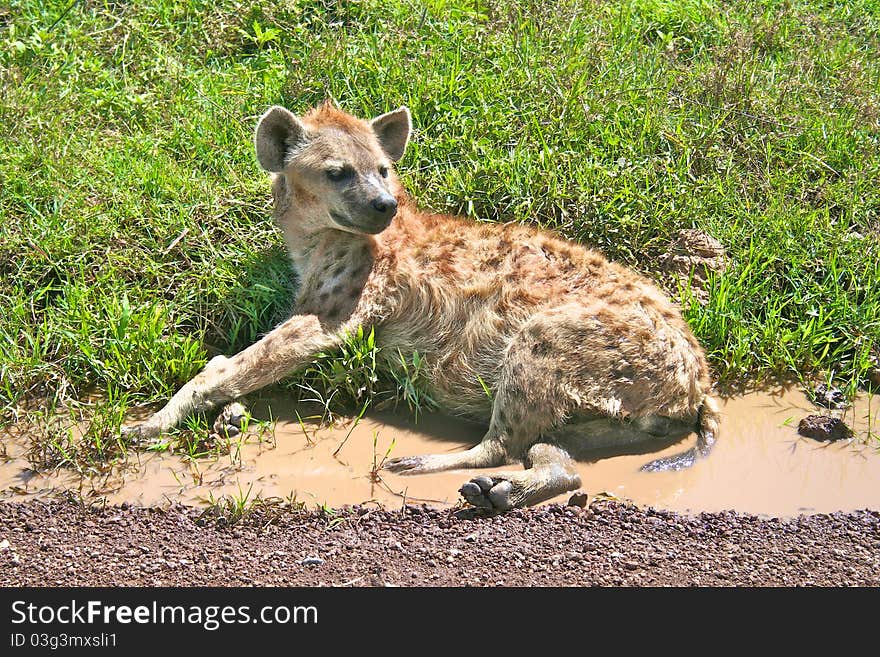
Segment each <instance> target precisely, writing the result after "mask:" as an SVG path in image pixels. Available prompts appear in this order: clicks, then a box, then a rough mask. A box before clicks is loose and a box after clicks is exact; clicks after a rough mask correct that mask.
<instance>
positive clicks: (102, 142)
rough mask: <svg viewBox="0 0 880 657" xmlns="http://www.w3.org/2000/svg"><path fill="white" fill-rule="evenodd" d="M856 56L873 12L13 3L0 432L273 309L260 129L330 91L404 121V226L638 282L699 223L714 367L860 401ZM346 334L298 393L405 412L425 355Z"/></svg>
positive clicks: (865, 214)
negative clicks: (426, 212) (719, 256)
mask: <svg viewBox="0 0 880 657" xmlns="http://www.w3.org/2000/svg"><path fill="white" fill-rule="evenodd" d="M423 7H424V9H423ZM68 9H69V10H68ZM65 12H66V13H65ZM878 52H880V3H878V2H877V1H876V0H851V1H848V2H844V1H840V2H807V1H805V0H790V1H786V2H777V1H775V0H765V1H763V2H746V1H745V0H740V1H734V2H720V0H719V1H715V0H687V1H683V2H672V1H665V0H624V1H622V2H616V1H611V0H606V1H602V0H596V1H594V2H586V1H584V0H577V1H575V0H567V1H564V2H562V3H544V2H532V3H530V2H520V3H489V2H443V1H441V0H435V1H433V2H429V3H426V4H422V3H416V2H408V1H394V2H383V3H379V2H374V1H372V0H363V1H361V2H331V1H325V2H301V1H296V0H290V1H286V2H277V1H276V2H267V1H265V0H263V1H257V0H254V1H243V2H232V1H229V0H220V1H213V0H212V1H211V2H208V1H195V2H183V1H181V0H144V1H143V2H138V3H115V2H97V1H84V2H74V3H73V4H72V5H71V4H70V2H69V0H64V1H43V0H12V2H11V4H8V5H6V6H5V7H4V8H0V125H2V126H3V129H2V132H0V302H2V305H3V310H4V312H2V314H0V409H2V418H3V421H5V422H9V421H12V420H14V419H15V418H17V417H20V416H21V415H22V413H23V411H22V409H23V408H24V406H25V402H32V401H33V400H34V399H35V398H36V399H49V400H50V401H51V402H53V403H62V402H67V401H70V400H78V399H79V400H82V399H84V398H85V396H86V395H87V394H91V393H93V392H98V393H100V394H102V395H103V397H104V398H105V399H107V400H109V401H106V402H102V403H103V404H105V406H106V408H104V407H102V408H99V409H97V410H98V411H100V413H102V415H101V417H102V418H105V419H104V422H105V423H108V424H110V425H114V424H117V423H118V421H119V420H120V419H121V417H122V416H123V414H124V412H125V411H126V410H127V409H130V408H132V407H133V406H134V405H137V404H143V403H149V402H158V401H162V400H165V399H167V398H168V396H169V395H171V394H172V393H173V392H174V391H175V390H176V389H177V388H178V387H179V386H180V385H181V384H182V383H183V382H185V381H186V380H188V379H189V378H190V377H191V376H193V375H194V374H195V373H196V372H198V371H199V369H200V368H201V367H202V366H203V365H204V363H205V362H206V360H207V359H208V357H210V356H211V355H213V354H216V353H227V354H229V353H233V352H235V351H237V350H239V349H241V348H242V347H244V346H246V345H247V344H249V343H251V342H253V341H254V340H255V339H256V338H257V337H258V336H259V335H260V334H261V333H262V332H265V331H266V330H268V329H269V328H271V327H272V326H273V324H274V323H275V322H277V321H279V320H280V319H281V318H282V317H283V316H284V313H285V312H287V311H288V310H289V308H290V302H291V296H292V293H293V290H294V286H295V281H294V280H293V278H292V276H291V273H290V269H289V267H288V265H287V263H286V260H285V255H284V250H283V247H282V243H281V239H280V236H279V234H278V232H277V231H276V229H275V228H274V227H273V225H272V223H271V220H270V193H269V185H268V181H267V177H266V175H265V174H264V173H263V172H261V171H260V170H259V168H258V166H257V164H256V161H255V158H254V155H253V152H252V148H253V147H252V130H253V127H254V123H255V119H256V117H257V116H258V115H259V114H260V113H261V112H262V111H263V110H264V109H265V108H266V107H267V106H269V105H270V104H273V103H281V104H284V105H286V106H288V107H290V108H292V109H293V110H294V111H304V110H305V109H307V108H308V107H310V106H312V105H314V104H315V103H317V102H319V101H321V100H322V99H324V98H325V96H332V97H333V98H335V99H336V100H337V101H338V102H339V103H340V104H341V105H342V107H344V108H345V109H347V110H349V111H351V112H353V113H355V114H358V115H361V116H373V115H377V114H379V113H381V112H384V111H387V110H389V109H392V108H394V107H396V106H398V105H400V104H406V105H408V106H409V107H410V108H411V110H412V112H413V118H414V122H415V125H416V129H417V132H416V135H415V138H414V140H413V141H412V143H411V145H410V148H409V150H408V152H407V155H406V156H405V157H404V160H403V161H402V163H401V167H400V168H401V171H402V177H403V180H404V182H405V184H406V185H407V187H408V189H409V190H410V191H411V193H412V194H413V195H414V196H415V197H416V199H417V200H418V201H419V202H420V203H422V204H423V205H425V206H428V207H431V208H434V209H437V210H443V211H449V212H457V213H463V214H466V215H468V216H470V217H474V218H475V219H479V220H483V221H518V222H526V223H531V224H535V225H540V226H544V227H548V228H552V229H555V230H558V231H560V232H561V233H562V234H563V235H565V236H567V237H569V238H571V239H575V240H579V241H581V242H584V243H587V244H591V245H594V246H596V247H598V248H599V249H601V250H602V251H604V252H605V253H606V254H607V255H608V256H610V257H612V258H614V259H617V260H619V261H621V262H624V263H626V264H628V265H630V266H633V267H635V268H637V269H639V270H641V271H643V272H646V273H648V274H649V275H650V276H652V277H654V278H655V279H656V280H658V281H662V280H663V279H662V276H661V274H660V273H659V272H658V270H657V265H656V263H657V258H658V256H659V255H661V254H662V253H664V251H665V249H666V247H667V245H668V243H669V241H670V239H671V236H672V235H673V234H674V233H675V232H676V231H677V230H679V229H681V228H689V227H696V228H700V229H702V230H705V231H707V232H709V233H711V234H712V235H713V236H715V237H716V238H718V239H719V240H721V242H722V243H723V244H725V246H726V247H727V249H728V250H729V254H730V256H731V261H732V267H731V268H730V270H729V271H728V272H726V273H725V274H723V275H722V276H719V277H717V278H716V279H714V280H713V281H712V286H711V289H710V296H709V303H708V305H707V306H705V307H703V306H699V305H697V304H694V303H685V312H686V316H687V318H688V320H689V321H690V323H691V325H692V326H693V327H694V330H695V331H696V333H697V335H698V337H699V338H700V339H701V341H702V342H703V344H704V345H705V346H706V348H707V351H708V353H709V355H710V357H711V360H712V364H713V367H714V369H715V372H716V375H717V377H718V378H719V379H720V380H722V381H734V380H738V379H742V378H743V377H751V378H768V377H771V376H792V375H794V376H799V375H803V376H813V375H816V376H821V377H823V378H833V379H834V380H835V381H836V382H837V383H838V384H839V385H844V386H846V387H847V388H848V390H849V391H850V392H852V391H854V390H855V389H856V387H857V386H859V385H864V384H865V381H866V377H867V372H868V369H869V367H870V363H871V361H870V359H871V354H872V350H876V349H877V347H878V345H880V257H878V256H880V248H878V246H880V227H878V224H880V184H878V183H880V58H878V57H877V53H878ZM353 340H354V342H353V343H352V344H353V346H352V348H351V349H349V351H347V352H345V353H343V354H341V355H326V356H325V357H324V358H322V359H321V360H320V362H319V363H317V364H316V365H315V366H313V367H312V368H310V370H309V372H308V373H307V375H306V376H305V377H304V378H300V379H296V380H293V383H292V385H294V386H296V384H298V383H302V384H304V385H308V386H311V387H313V388H315V389H316V390H318V391H319V393H320V394H321V395H324V396H325V397H326V396H327V395H329V394H331V393H332V390H339V391H340V392H339V395H340V397H344V396H348V397H351V398H352V399H353V400H354V401H355V406H359V403H360V400H362V399H364V398H370V397H371V396H375V395H378V394H381V393H382V392H383V391H386V392H387V391H389V390H390V391H391V393H390V394H392V396H394V395H397V396H398V397H399V398H400V399H403V400H405V401H406V402H407V403H409V404H410V405H411V406H412V407H414V408H420V407H421V406H422V405H423V403H427V402H425V400H423V399H422V397H421V395H422V394H423V393H422V392H420V390H421V388H420V386H419V385H417V383H416V380H417V379H418V371H419V369H420V367H421V364H420V362H419V360H418V355H410V354H401V355H399V356H400V358H402V359H403V363H404V367H402V368H396V369H395V370H394V371H393V372H385V371H377V368H376V367H375V363H374V359H375V347H374V346H373V347H370V346H369V345H368V344H367V343H366V338H365V337H364V336H361V337H360V338H357V336H355V337H354V338H353ZM386 356H387V355H386ZM397 356H398V355H397V354H392V355H391V360H392V361H393V360H395V359H396V358H397ZM414 359H415V360H414ZM379 369H380V370H381V368H379ZM413 373H415V374H414V375H413ZM407 386H409V388H408V387H407ZM306 394H308V392H306ZM96 431H98V430H97V429H96ZM99 433H100V432H99ZM111 433H112V432H108V433H107V435H106V436H104V434H100V437H101V440H100V441H98V442H100V444H101V446H102V448H103V449H109V447H107V445H109V444H110V443H108V442H107V440H110V441H111V442H112V438H111V437H110V434H111ZM105 438H106V439H107V440H105ZM92 442H93V443H94V442H95V441H92ZM62 446H63V445H62ZM96 449H97V448H96Z"/></svg>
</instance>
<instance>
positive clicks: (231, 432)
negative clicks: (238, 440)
mask: <svg viewBox="0 0 880 657" xmlns="http://www.w3.org/2000/svg"><path fill="white" fill-rule="evenodd" d="M247 416H248V412H247V409H246V408H245V407H244V405H242V404H241V403H239V402H233V403H231V404H227V405H226V406H225V407H224V409H223V410H222V411H220V415H218V416H217V419H216V420H215V421H214V427H213V429H214V433H216V434H218V435H220V436H223V437H226V438H233V437H235V436H237V435H238V434H240V433H241V425H242V424H243V423H244V420H245V418H246V417H247Z"/></svg>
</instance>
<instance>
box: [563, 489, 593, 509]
mask: <svg viewBox="0 0 880 657" xmlns="http://www.w3.org/2000/svg"><path fill="white" fill-rule="evenodd" d="M588 499H589V495H587V494H586V493H582V492H580V491H578V492H577V493H575V494H574V495H572V496H571V497H569V498H568V506H579V507H580V508H582V509H583V508H585V507H586V506H587V500H588Z"/></svg>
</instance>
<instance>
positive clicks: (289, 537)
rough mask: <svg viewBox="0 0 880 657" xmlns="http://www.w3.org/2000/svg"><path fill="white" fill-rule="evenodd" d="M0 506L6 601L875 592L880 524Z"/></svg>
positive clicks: (868, 515)
mask: <svg viewBox="0 0 880 657" xmlns="http://www.w3.org/2000/svg"><path fill="white" fill-rule="evenodd" d="M202 514H203V509H200V508H195V507H185V506H173V507H169V508H165V509H160V508H134V507H128V506H125V505H123V506H108V507H104V508H97V509H89V508H86V507H84V506H82V505H80V504H75V503H71V502H51V503H42V502H29V503H0V585H3V586H84V585H101V586H107V585H132V586H154V585H164V586H197V585H212V586H217V585H221V586H222V585H233V586H245V585H254V586H263V585H270V586H292V585H298V586H312V585H315V586H383V585H399V586H469V585H472V586H499V585H501V586H590V585H600V586H693V585H696V586H801V585H815V586H849V585H856V586H878V585H880V512H878V511H857V512H851V513H832V514H818V515H811V516H801V517H799V518H795V519H791V520H778V519H762V518H759V517H755V516H749V515H743V514H735V513H732V512H731V513H718V514H701V515H699V516H696V517H686V516H680V515H677V514H674V513H670V512H665V511H654V510H651V509H639V508H637V507H634V506H628V505H625V504H622V503H618V502H612V501H599V502H594V503H592V504H591V505H590V506H589V507H588V508H586V509H581V508H577V507H566V506H560V505H552V506H546V507H540V508H535V509H529V510H525V511H514V512H512V513H509V514H507V515H504V516H498V517H490V518H485V517H477V518H468V517H462V515H463V514H462V512H459V513H458V515H456V512H454V511H452V510H447V509H443V510H437V509H432V508H428V507H408V508H407V509H406V510H394V511H387V510H380V509H376V508H371V507H352V508H348V509H346V510H344V511H342V512H339V513H337V514H335V515H334V514H328V513H324V512H294V511H285V512H283V513H281V514H280V515H279V514H277V513H275V512H271V511H265V512H255V513H254V514H253V515H251V516H247V517H246V518H245V519H243V520H241V521H240V522H238V523H236V524H233V525H230V526H223V523H218V522H217V521H216V520H215V519H206V518H204V517H202Z"/></svg>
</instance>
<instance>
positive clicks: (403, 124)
mask: <svg viewBox="0 0 880 657" xmlns="http://www.w3.org/2000/svg"><path fill="white" fill-rule="evenodd" d="M370 126H371V127H372V128H373V132H375V133H376V136H377V137H378V138H379V143H380V144H381V145H382V150H384V151H385V152H386V153H387V154H388V157H390V158H391V159H392V160H394V161H395V162H397V161H398V160H399V159H400V158H402V157H403V151H405V150H406V142H407V141H409V134H410V132H412V119H411V118H410V115H409V110H408V109H407V108H406V107H398V108H397V109H396V110H394V111H393V112H388V113H387V114H383V115H382V116H377V117H376V118H375V119H373V120H372V121H370Z"/></svg>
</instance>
